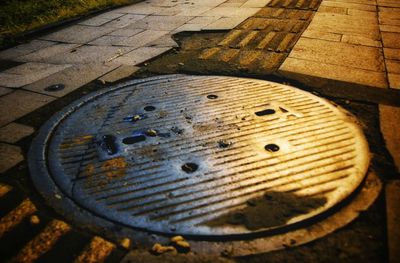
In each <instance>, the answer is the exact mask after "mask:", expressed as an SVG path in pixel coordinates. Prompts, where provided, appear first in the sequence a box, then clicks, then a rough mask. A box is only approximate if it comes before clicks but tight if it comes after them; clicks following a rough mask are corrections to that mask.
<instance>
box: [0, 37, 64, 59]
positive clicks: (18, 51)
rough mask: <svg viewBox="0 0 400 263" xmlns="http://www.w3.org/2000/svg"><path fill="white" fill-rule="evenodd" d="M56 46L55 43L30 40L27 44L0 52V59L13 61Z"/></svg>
mask: <svg viewBox="0 0 400 263" xmlns="http://www.w3.org/2000/svg"><path fill="white" fill-rule="evenodd" d="M55 44H57V43H56V42H52V41H46V40H32V41H31V42H29V43H26V44H22V45H19V46H16V47H13V48H10V49H7V50H4V51H1V52H0V59H15V58H17V57H19V56H24V55H27V54H29V53H31V52H33V51H37V50H40V49H43V48H46V47H50V46H52V45H55Z"/></svg>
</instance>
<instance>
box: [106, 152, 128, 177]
mask: <svg viewBox="0 0 400 263" xmlns="http://www.w3.org/2000/svg"><path fill="white" fill-rule="evenodd" d="M127 166H128V164H127V162H126V161H125V158H124V157H118V158H115V159H111V160H107V161H105V162H104V163H103V164H102V165H101V169H102V170H103V171H104V172H105V174H106V176H107V177H108V178H117V177H121V176H124V175H125V174H126V167H127Z"/></svg>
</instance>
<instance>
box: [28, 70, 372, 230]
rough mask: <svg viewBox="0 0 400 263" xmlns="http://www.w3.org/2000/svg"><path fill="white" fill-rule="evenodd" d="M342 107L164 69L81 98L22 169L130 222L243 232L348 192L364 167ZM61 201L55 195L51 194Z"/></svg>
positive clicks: (291, 219)
mask: <svg viewBox="0 0 400 263" xmlns="http://www.w3.org/2000/svg"><path fill="white" fill-rule="evenodd" d="M368 153H369V151H368V146H367V143H366V140H365V138H364V136H363V134H362V132H361V129H360V128H359V127H358V125H357V124H356V122H355V121H354V119H353V118H352V117H351V116H350V114H348V113H346V112H344V111H343V110H341V109H338V108H337V107H335V106H334V105H332V104H330V103H329V102H327V101H325V100H323V99H321V98H318V97H316V96H314V95H312V94H310V93H307V92H304V91H301V90H298V89H295V88H292V87H289V86H285V85H281V84H277V83H273V82H268V81H261V80H253V79H244V78H233V77H214V76H211V77H210V76H185V75H172V76H165V77H157V78H150V79H144V80H139V81H132V82H127V83H124V84H122V85H120V86H117V87H114V88H112V89H109V90H106V91H102V92H98V93H95V94H92V95H89V96H88V97H86V98H83V99H81V100H80V101H78V102H76V103H74V104H73V105H71V106H70V107H68V108H67V109H66V110H64V111H63V112H61V113H59V114H57V115H56V116H54V117H53V118H52V119H51V120H50V121H49V122H48V123H47V124H46V125H45V126H44V127H43V128H42V130H41V132H40V134H39V136H38V137H37V138H36V139H35V142H34V144H33V146H32V149H31V152H30V168H31V172H32V176H33V180H34V182H35V185H36V186H37V187H38V188H39V190H40V191H42V192H46V191H47V192H48V190H46V189H45V188H46V187H50V188H51V187H53V188H52V189H56V190H54V193H56V192H57V191H61V193H62V194H63V195H64V196H66V197H68V198H69V199H71V200H73V201H74V202H75V203H76V204H78V205H79V206H80V207H81V208H83V209H85V210H87V211H89V212H90V213H92V214H95V215H96V216H100V217H102V218H105V219H107V220H110V221H113V222H117V223H121V224H123V225H125V226H129V227H132V228H135V229H142V230H147V231H151V232H156V233H165V234H172V233H173V234H178V233H179V234H184V235H196V236H222V235H230V236H232V235H247V234H251V233H254V232H260V231H268V230H272V229H276V228H280V227H285V226H288V225H291V224H293V223H298V222H301V221H303V220H306V219H310V218H312V217H314V216H316V215H319V214H321V213H323V212H325V211H327V210H328V209H330V208H332V207H333V206H335V205H336V204H338V203H339V202H341V201H342V200H343V199H345V198H346V197H348V196H349V195H350V194H351V193H352V192H353V191H354V190H355V189H356V188H357V187H358V186H359V184H360V183H361V181H362V180H363V178H364V176H365V174H366V171H367V168H368V162H369V154H368ZM50 198H52V199H53V201H54V202H62V201H63V200H59V199H60V196H59V195H58V194H54V195H52V196H50Z"/></svg>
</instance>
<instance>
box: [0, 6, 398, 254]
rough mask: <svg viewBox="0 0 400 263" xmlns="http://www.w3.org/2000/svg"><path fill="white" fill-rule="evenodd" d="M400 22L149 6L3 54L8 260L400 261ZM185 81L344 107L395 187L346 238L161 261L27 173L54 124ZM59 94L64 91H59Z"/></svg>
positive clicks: (1, 131)
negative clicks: (139, 83) (102, 98)
mask: <svg viewBox="0 0 400 263" xmlns="http://www.w3.org/2000/svg"><path fill="white" fill-rule="evenodd" d="M399 21H400V4H399V3H398V2H397V1H394V0H392V1H391V0H383V1H380V0H377V1H372V0H352V1H345V0H322V1H315V0H314V1H307V0H298V1H294V0H292V1H289V0H286V1H279V0H272V1H268V0H267V1H264V0H247V1H246V0H228V1H223V0H219V1H211V0H210V1H193V0H192V1H179V0H171V1H167V0H164V1H161V0H159V1H144V2H141V3H138V4H134V5H131V6H127V7H123V8H119V9H114V10H112V11H109V12H106V13H103V14H100V15H98V16H95V17H91V18H88V19H82V20H80V21H78V22H76V23H75V24H72V25H66V26H64V27H63V28H55V29H52V32H48V33H47V34H43V35H39V36H37V37H35V38H34V39H32V40H31V41H30V42H28V43H25V44H22V45H20V46H16V47H14V48H11V49H8V50H4V51H1V52H0V59H1V64H2V69H1V70H2V71H1V72H0V112H1V115H0V149H1V151H0V172H1V173H2V175H1V177H0V182H1V184H0V207H1V209H0V213H1V214H0V218H1V219H0V243H1V245H0V254H1V255H2V259H4V261H6V262H7V261H10V260H11V261H14V262H34V261H37V262H54V259H55V258H57V259H58V260H61V261H62V262H72V261H74V260H75V261H76V262H101V261H103V260H105V261H106V262H119V261H121V260H123V261H124V262H210V261H212V262H219V261H220V262H242V261H250V262H282V261H284V262H298V261H300V262H337V260H338V259H339V260H340V261H341V262H398V260H400V259H399V258H398V254H396V253H397V252H396V251H397V250H396V247H397V246H396V244H398V239H397V238H396V237H397V236H399V234H398V233H399V229H398V226H397V225H398V224H396V222H398V214H399V212H398V211H399V206H398V204H399V202H398V201H397V202H396V200H399V195H400V192H399V190H398V179H399V177H398V175H399V174H398V173H399V164H400V160H399V156H400V154H399V153H400V138H399V135H398V132H396V131H398V130H400V127H399V121H398V119H399V116H400V110H399V106H400V91H399V88H400V46H399V43H400V41H398V40H399V39H400V22H399ZM172 73H189V74H203V75H230V76H241V77H252V78H258V79H266V80H272V81H276V82H280V83H288V84H291V85H293V86H295V87H298V88H301V89H304V90H306V91H310V92H313V93H314V94H317V95H318V96H321V97H325V98H327V99H329V100H331V101H333V102H335V103H337V104H339V105H341V106H342V107H344V108H346V109H347V110H349V111H350V112H351V113H353V114H354V115H355V116H356V117H357V118H359V120H360V122H361V123H362V126H363V129H364V132H365V133H366V136H367V139H368V142H369V145H370V151H371V154H372V157H373V159H372V164H371V168H370V170H372V171H374V172H375V173H376V174H377V176H378V178H379V180H380V181H381V182H382V183H383V190H382V191H381V193H380V195H379V197H378V198H377V199H376V201H375V202H374V203H373V205H372V206H371V207H370V208H369V209H367V210H366V211H364V212H362V213H361V214H360V215H359V216H358V217H357V218H356V219H355V220H354V221H353V222H352V223H349V225H347V226H345V227H342V228H341V229H339V230H336V231H334V233H332V234H329V235H327V236H325V237H322V238H320V239H318V240H316V241H313V242H311V243H308V244H305V245H301V246H298V247H297V246H295V244H292V245H290V242H289V245H288V246H287V248H286V249H284V250H281V251H276V252H268V253H261V252H255V253H254V254H253V255H249V256H246V257H233V256H230V255H229V253H226V254H223V255H221V256H207V255H204V254H198V255H196V254H193V253H189V254H180V253H179V254H173V253H172V254H168V253H166V254H164V255H161V256H154V255H153V254H151V253H149V252H148V249H137V248H136V245H135V243H136V242H135V240H131V242H127V241H126V240H125V241H122V240H119V241H118V240H110V239H108V237H106V235H102V232H101V231H98V230H96V229H91V228H90V226H89V227H88V226H81V225H76V224H75V223H72V222H70V221H68V219H67V220H66V219H65V218H63V217H61V216H60V215H59V214H57V213H55V212H54V211H53V210H52V209H51V208H49V207H48V206H46V205H45V204H44V201H43V200H42V199H41V197H40V195H38V194H37V193H36V190H35V189H34V187H33V186H32V183H31V181H30V177H29V172H28V169H27V164H26V156H27V151H28V149H29V146H30V142H31V140H32V138H33V137H34V136H35V135H36V134H37V131H38V129H39V128H40V127H41V125H42V124H43V123H44V122H45V121H46V120H47V119H49V118H50V117H51V116H52V115H53V114H54V113H55V112H57V111H59V110H61V109H62V108H63V107H65V106H67V105H68V104H70V103H71V102H73V101H75V100H76V99H79V98H80V97H82V96H83V95H85V94H88V93H89V92H92V91H97V90H99V89H107V88H108V87H109V86H110V85H113V84H115V83H118V82H121V81H123V80H124V79H125V80H126V79H127V78H129V79H137V78H141V77H148V76H157V75H161V74H172ZM57 84H63V86H61V88H59V87H56V88H55V87H54V85H57ZM49 87H50V88H49ZM396 165H397V168H396ZM386 185H387V188H386ZM385 189H386V190H385ZM130 250H131V251H130ZM390 255H392V256H390Z"/></svg>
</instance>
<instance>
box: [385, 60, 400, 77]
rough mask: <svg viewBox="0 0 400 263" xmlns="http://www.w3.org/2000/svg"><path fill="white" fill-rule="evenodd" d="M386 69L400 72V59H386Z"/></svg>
mask: <svg viewBox="0 0 400 263" xmlns="http://www.w3.org/2000/svg"><path fill="white" fill-rule="evenodd" d="M385 62H386V70H387V71H388V72H390V73H399V74H400V61H398V60H391V59H386V61H385Z"/></svg>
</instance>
